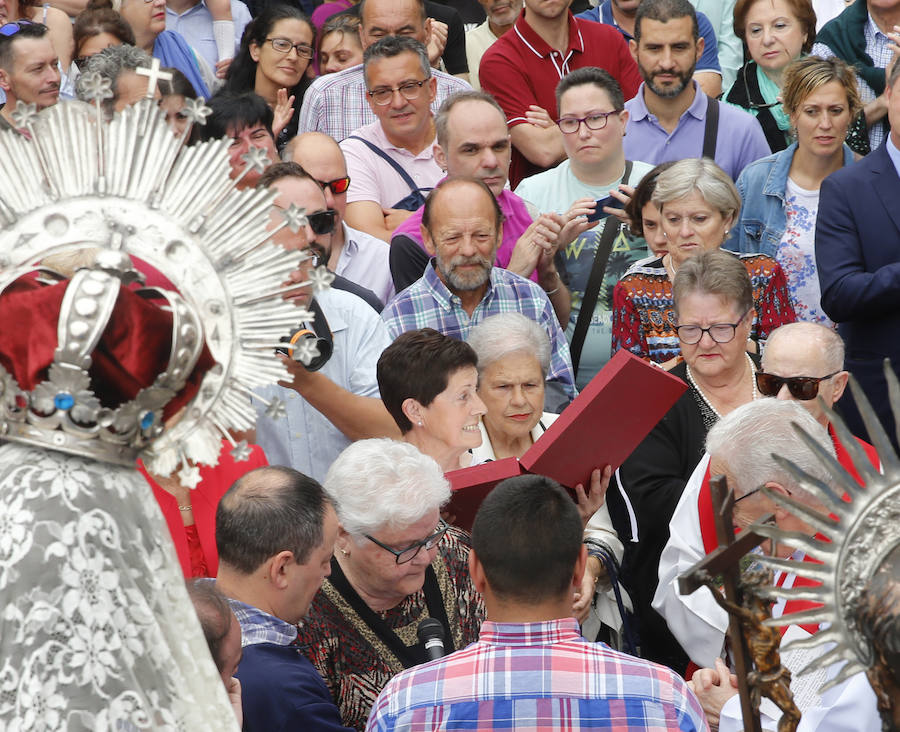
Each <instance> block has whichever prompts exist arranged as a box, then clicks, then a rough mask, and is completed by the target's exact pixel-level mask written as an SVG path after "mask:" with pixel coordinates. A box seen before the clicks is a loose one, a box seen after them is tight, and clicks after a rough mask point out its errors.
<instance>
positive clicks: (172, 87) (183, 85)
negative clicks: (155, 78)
mask: <svg viewBox="0 0 900 732" xmlns="http://www.w3.org/2000/svg"><path fill="white" fill-rule="evenodd" d="M164 71H168V72H169V73H170V74H172V79H171V80H168V81H167V80H164V79H160V80H159V93H160V94H162V95H163V96H164V97H167V96H170V95H176V96H179V97H184V98H185V99H196V98H197V90H196V89H194V85H193V84H191V82H190V81H188V78H187V77H186V76H185V75H184V74H183V73H181V72H180V71H179V70H178V69H176V68H174V67H172V68H168V69H164Z"/></svg>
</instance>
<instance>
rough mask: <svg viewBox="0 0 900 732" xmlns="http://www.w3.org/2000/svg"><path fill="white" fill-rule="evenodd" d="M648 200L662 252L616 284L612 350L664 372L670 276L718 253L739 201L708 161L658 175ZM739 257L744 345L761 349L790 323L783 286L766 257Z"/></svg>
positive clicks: (669, 341) (677, 350) (671, 325)
mask: <svg viewBox="0 0 900 732" xmlns="http://www.w3.org/2000/svg"><path fill="white" fill-rule="evenodd" d="M652 200H653V203H654V204H656V206H657V208H658V209H659V211H660V213H661V215H662V227H663V233H664V234H665V236H666V240H667V242H668V248H667V252H666V254H665V255H663V256H662V257H659V258H657V259H652V260H646V259H645V260H643V261H641V262H638V263H637V264H635V265H633V266H632V267H631V268H630V269H629V270H628V272H626V273H625V276H624V277H622V279H621V280H619V282H618V284H616V289H615V290H614V292H613V336H612V337H613V345H612V350H613V352H614V353H615V352H616V351H618V350H619V349H620V348H627V349H628V350H629V351H631V352H632V353H633V354H635V355H636V356H640V357H641V358H644V359H647V360H649V361H655V362H656V363H659V364H662V365H664V366H665V367H666V368H671V367H672V366H674V365H675V364H676V363H678V362H679V361H680V360H681V347H680V345H679V342H678V335H677V334H676V332H675V326H676V325H677V322H676V320H675V307H674V302H673V299H672V281H673V280H674V279H675V273H676V272H677V271H678V268H679V267H681V265H682V264H684V263H685V262H686V261H687V260H688V259H690V258H691V257H693V256H694V255H696V254H698V253H699V252H703V251H710V250H713V249H718V248H719V247H721V246H722V243H723V242H724V241H725V240H726V238H727V237H728V232H729V230H730V229H731V228H732V226H734V224H735V222H736V221H737V216H738V213H739V212H740V209H741V197H740V195H739V194H738V191H737V188H735V186H734V183H733V182H732V180H731V178H729V177H728V174H727V173H726V172H725V171H724V170H722V169H721V168H720V167H719V166H718V165H716V164H715V163H714V162H713V161H712V160H709V159H708V158H687V159H685V160H679V161H678V162H677V163H675V164H674V165H673V166H672V167H671V168H669V169H668V170H665V171H663V172H662V173H660V175H659V178H658V179H657V181H656V189H655V190H654V191H653V198H652ZM740 256H741V261H742V262H743V264H744V266H745V267H746V269H747V274H749V275H750V281H751V282H752V283H753V305H754V310H755V315H754V318H753V326H752V328H751V331H750V337H751V339H752V340H753V341H756V342H758V343H765V340H766V338H767V337H768V334H769V333H770V332H772V331H773V330H775V328H777V327H778V326H779V325H784V324H785V323H792V322H794V321H795V320H796V319H797V317H796V315H795V314H794V308H793V306H792V305H791V299H790V295H789V294H788V289H787V280H786V279H785V276H784V272H782V270H781V267H780V266H779V265H778V263H777V262H775V260H773V259H772V258H771V257H768V256H765V255H763V254H748V255H740Z"/></svg>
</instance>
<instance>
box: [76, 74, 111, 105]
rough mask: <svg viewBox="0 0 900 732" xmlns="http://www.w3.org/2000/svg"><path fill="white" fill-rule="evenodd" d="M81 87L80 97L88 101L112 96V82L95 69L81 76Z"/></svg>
mask: <svg viewBox="0 0 900 732" xmlns="http://www.w3.org/2000/svg"><path fill="white" fill-rule="evenodd" d="M81 89H82V97H83V98H84V99H85V100H87V101H89V102H102V101H103V100H104V99H112V97H113V90H112V82H111V81H110V80H109V79H105V78H103V77H102V76H100V74H98V73H97V72H96V71H92V72H91V73H89V74H85V75H84V76H83V77H82V81H81Z"/></svg>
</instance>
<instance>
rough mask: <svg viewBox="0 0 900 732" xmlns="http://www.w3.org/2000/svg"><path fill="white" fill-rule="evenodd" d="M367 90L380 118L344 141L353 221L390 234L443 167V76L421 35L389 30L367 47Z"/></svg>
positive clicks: (363, 228)
mask: <svg viewBox="0 0 900 732" xmlns="http://www.w3.org/2000/svg"><path fill="white" fill-rule="evenodd" d="M363 75H364V77H365V81H366V98H367V100H368V103H369V107H370V109H371V110H372V114H374V115H375V118H376V119H375V121H374V122H372V123H370V124H367V125H364V126H362V127H360V128H359V129H357V130H354V132H353V133H352V134H351V135H350V136H349V137H347V138H345V139H344V140H343V141H342V142H341V150H343V152H344V156H345V157H346V160H347V170H348V171H349V173H350V179H351V184H350V190H349V192H348V193H347V222H348V223H349V224H350V225H351V226H353V227H355V228H357V229H359V230H361V231H364V232H366V233H367V234H371V235H372V236H377V237H378V238H379V239H384V241H386V242H389V241H390V240H391V232H392V231H393V230H394V229H396V228H397V226H399V225H400V224H401V223H402V222H403V221H404V220H405V219H407V218H408V217H409V215H410V213H411V212H412V211H414V210H416V209H417V208H419V206H421V205H422V203H423V202H424V200H425V196H424V194H423V193H422V191H423V190H424V191H426V192H427V191H429V190H431V189H432V188H433V187H434V186H435V184H436V183H437V182H438V181H439V180H440V179H441V177H442V173H441V169H440V168H439V167H438V164H437V163H436V162H435V160H434V150H433V145H434V139H435V128H434V115H433V114H432V112H431V103H432V102H433V101H434V99H435V94H436V93H437V80H436V79H435V77H434V76H433V75H432V72H431V65H430V64H429V63H428V53H427V52H426V51H425V46H423V45H422V44H421V43H419V41H417V40H416V39H415V38H408V37H405V36H388V37H386V38H382V39H381V40H380V41H377V42H375V43H373V44H372V45H371V46H369V47H368V48H367V49H366V51H365V53H364V54H363Z"/></svg>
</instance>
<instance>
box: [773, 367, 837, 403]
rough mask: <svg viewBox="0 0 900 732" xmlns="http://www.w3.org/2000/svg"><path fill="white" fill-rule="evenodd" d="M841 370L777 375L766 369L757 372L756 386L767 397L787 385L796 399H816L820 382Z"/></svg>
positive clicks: (805, 400)
mask: <svg viewBox="0 0 900 732" xmlns="http://www.w3.org/2000/svg"><path fill="white" fill-rule="evenodd" d="M839 373H841V372H840V371H835V372H833V373H830V374H828V375H827V376H776V375H775V374H767V373H766V372H765V371H757V372H756V386H757V388H758V389H759V392H760V394H762V395H763V396H767V397H773V396H777V395H778V392H779V391H781V387H782V386H785V385H787V388H788V391H789V392H790V393H791V396H792V397H794V399H799V400H800V401H801V402H808V401H809V400H810V399H815V398H816V395H817V394H818V393H819V384H820V383H821V382H823V381H825V380H827V379H830V378H831V377H832V376H837V375H838V374H839Z"/></svg>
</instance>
